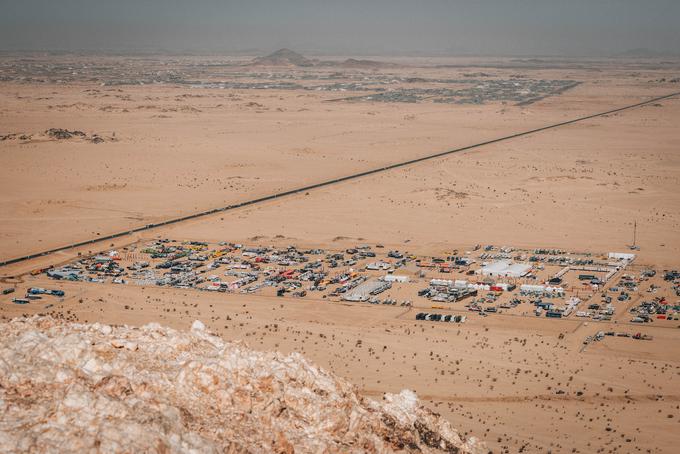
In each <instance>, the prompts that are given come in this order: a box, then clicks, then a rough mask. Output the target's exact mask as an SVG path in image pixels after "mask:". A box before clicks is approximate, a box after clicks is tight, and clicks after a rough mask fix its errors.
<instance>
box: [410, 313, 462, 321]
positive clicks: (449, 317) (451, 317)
mask: <svg viewBox="0 0 680 454" xmlns="http://www.w3.org/2000/svg"><path fill="white" fill-rule="evenodd" d="M466 319H467V317H466V316H465V315H450V314H446V315H444V314H428V313H427V312H419V313H418V314H416V320H428V321H431V322H445V323H464V322H465V320H466Z"/></svg>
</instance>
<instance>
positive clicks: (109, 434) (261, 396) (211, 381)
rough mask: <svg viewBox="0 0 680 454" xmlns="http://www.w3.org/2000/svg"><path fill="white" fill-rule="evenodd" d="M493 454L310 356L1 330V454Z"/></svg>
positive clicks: (17, 323) (87, 330) (131, 334)
mask: <svg viewBox="0 0 680 454" xmlns="http://www.w3.org/2000/svg"><path fill="white" fill-rule="evenodd" d="M27 451H30V452H60V453H61V452H76V451H77V452H94V451H97V452H162V453H168V452H201V453H204V452H262V453H264V452H267V453H268V452H286V453H292V452H318V453H321V452H338V453H340V452H342V453H347V452H395V451H397V452H399V451H401V452H426V453H427V452H460V453H478V452H485V451H486V450H485V449H484V447H483V445H481V444H480V443H477V442H476V441H475V440H474V439H469V440H462V439H461V437H460V436H459V434H458V433H457V432H456V431H455V430H454V429H453V428H452V427H451V426H450V425H449V423H448V422H446V421H445V420H443V419H441V418H439V416H438V415H436V414H434V413H432V412H430V411H429V410H426V409H424V408H423V407H422V406H420V404H419V403H418V399H417V398H416V396H415V394H413V393H412V392H410V391H402V392H401V393H400V394H396V395H392V394H386V395H385V396H384V398H383V399H382V400H381V401H373V400H370V399H365V398H362V397H361V396H359V395H358V394H357V392H356V389H355V388H354V387H353V386H352V385H351V384H349V383H348V382H346V381H344V380H342V379H339V378H337V377H335V376H333V375H331V374H329V373H327V372H325V371H323V370H321V369H319V368H317V367H315V366H313V365H311V364H310V363H308V362H307V361H306V360H305V359H304V358H303V357H302V356H300V355H298V354H292V355H289V356H285V355H282V354H278V353H262V352H255V351H252V350H249V349H248V348H246V347H245V346H243V345H241V344H238V343H228V342H224V341H223V340H222V339H220V338H219V337H216V336H214V335H211V334H210V333H208V332H207V331H206V328H205V327H204V326H203V324H202V323H201V322H194V325H193V326H192V329H191V330H190V331H189V332H178V331H175V330H172V329H169V328H164V327H161V326H160V325H157V324H150V325H146V326H144V327H142V328H130V327H127V326H123V327H112V326H108V325H101V324H97V323H95V324H74V323H67V322H63V321H58V320H55V319H52V318H49V317H32V318H25V319H16V320H13V321H11V322H7V323H2V324H0V452H27Z"/></svg>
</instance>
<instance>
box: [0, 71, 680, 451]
mask: <svg viewBox="0 0 680 454" xmlns="http://www.w3.org/2000/svg"><path fill="white" fill-rule="evenodd" d="M419 63H420V64H426V63H427V65H428V66H427V67H419V68H414V67H397V68H394V67H390V68H389V69H381V70H377V71H378V72H380V71H385V72H388V73H390V74H401V75H407V76H415V75H417V76H421V77H431V78H435V77H451V78H459V77H463V74H464V73H476V72H481V71H484V72H486V73H492V74H493V77H494V78H500V79H507V78H509V77H510V76H512V75H516V74H518V73H520V74H521V75H523V76H524V77H528V78H534V79H569V80H575V81H578V82H581V84H580V85H578V86H576V87H575V88H572V89H570V90H568V91H566V92H564V93H562V94H560V95H558V96H550V97H547V98H545V99H543V100H541V101H539V102H536V103H533V104H530V105H528V106H516V105H514V104H513V103H509V102H506V103H502V102H488V103H486V104H482V105H469V104H463V105H457V104H435V103H429V102H419V103H377V102H356V103H354V102H328V100H329V99H334V98H337V97H338V94H337V93H328V92H323V91H320V92H317V91H300V90H253V89H251V90H247V89H216V88H201V89H189V88H187V87H186V86H183V85H173V84H159V85H151V86H149V85H145V86H133V85H120V86H115V87H112V86H101V85H100V84H98V83H94V82H91V81H86V80H79V79H77V80H74V81H69V82H67V83H54V82H49V83H47V82H45V83H40V82H35V81H32V82H25V81H19V80H14V79H13V80H10V81H4V82H0V124H1V125H2V130H1V131H0V134H10V133H16V134H26V135H27V136H29V135H30V136H31V137H30V138H28V139H25V140H21V139H15V138H13V139H8V140H4V141H2V142H0V169H1V170H0V213H2V214H1V215H0V260H1V259H8V258H12V257H15V256H19V255H23V254H28V253H33V252H36V251H41V250H45V249H49V248H52V247H58V246H61V245H64V244H68V243H70V242H73V241H80V240H84V239H88V238H92V237H96V236H97V235H105V234H109V233H113V232H117V231H121V230H125V229H128V228H130V227H135V226H139V225H144V224H147V223H151V222H157V221H159V220H164V219H167V218H170V217H176V216H179V215H184V214H188V213H192V212H195V211H198V210H202V209H209V208H213V207H217V206H223V205H226V204H230V203H233V202H236V201H242V200H246V199H252V198H256V197H258V196H261V195H266V194H269V193H271V192H274V191H279V190H282V189H283V190H285V189H290V188H294V187H299V186H303V185H306V184H310V183H313V182H317V181H322V180H325V179H328V178H333V177H338V176H342V175H346V174H349V173H353V172H358V171H363V170H366V169H370V168H374V167H378V166H380V165H384V164H387V163H392V162H396V161H401V160H405V159H411V158H414V157H418V156H422V155H426V154H430V153H433V152H437V151H442V150H446V149H451V148H456V147H460V146H465V145H468V144H472V143H477V142H482V141H485V140H489V139H493V138H496V137H500V136H503V135H507V134H512V133H515V132H519V131H523V130H528V129H532V128H536V127H540V126H543V125H546V124H550V123H556V122H559V121H565V120H568V119H571V118H574V117H578V116H581V115H587V114H591V113H595V112H600V111H606V110H609V109H612V108H616V107H620V106H623V105H627V104H633V103H635V102H639V101H643V100H645V99H648V98H651V97H655V96H661V95H665V94H668V93H672V92H674V91H680V84H678V83H676V82H670V80H672V79H673V78H674V77H676V78H677V77H678V72H680V71H679V68H680V65H678V64H673V65H669V64H659V63H658V62H654V63H650V62H638V61H613V62H612V61H607V62H578V63H575V62H567V63H560V64H555V65H543V66H536V65H535V64H526V65H525V64H519V67H517V65H510V64H509V62H507V61H481V62H480V61H474V62H469V61H465V62H453V63H456V65H452V66H451V67H446V68H442V67H434V66H432V63H433V62H432V61H427V62H422V61H420V62H419ZM435 63H442V62H435ZM448 63H451V62H448ZM458 64H460V66H458ZM473 65H474V66H473ZM238 70H239V71H241V70H242V69H241V68H239V69H238ZM272 71H274V72H276V71H285V72H286V73H293V74H298V75H300V74H303V73H304V72H305V71H307V70H302V69H291V68H285V69H283V70H282V69H281V68H274V69H272ZM375 72H376V70H371V71H370V72H369V73H370V74H375ZM679 119H680V99H678V98H677V97H675V98H670V99H667V100H664V101H660V102H658V103H656V104H653V105H649V106H645V107H642V108H639V109H635V110H630V111H626V112H622V113H619V114H615V115H611V116H607V117H598V118H595V119H592V120H588V121H585V122H581V123H578V124H574V125H569V126H566V127H563V128H559V129H555V130H551V131H546V132H542V133H537V134H534V135H531V136H525V137H522V138H518V139H513V140H512V141H508V142H502V143H498V144H494V145H488V146H485V147H483V148H479V149H475V150H471V151H468V152H465V153H462V154H456V155H453V156H450V157H447V158H441V159H436V160H432V161H428V162H424V163H421V164H418V165H415V166H412V167H408V168H403V169H399V170H394V171H391V172H389V173H384V174H380V175H377V176H372V177H367V178H364V179H361V180H356V181H352V182H348V183H343V184H339V185H336V186H332V187H326V188H323V189H320V190H317V191H311V192H310V193H309V194H301V195H297V196H292V197H287V198H284V199H281V200H277V201H275V202H268V203H265V204H262V205H258V206H254V207H250V208H244V209H240V210H236V211H233V212H229V213H222V214H219V215H214V216H209V217H205V218H201V219H197V220H194V221H190V222H186V223H182V224H178V225H176V226H173V227H168V228H163V229H157V230H152V231H149V232H146V233H143V234H140V235H137V236H135V237H130V238H127V237H126V238H121V239H120V240H117V241H116V242H114V243H115V244H116V246H119V245H121V244H124V243H126V242H132V241H134V240H137V239H139V238H140V237H141V238H152V237H157V236H160V237H172V238H180V239H192V240H201V241H203V240H207V241H223V240H224V241H241V242H250V243H253V242H256V243H262V244H279V245H286V244H290V243H294V244H298V245H301V246H307V247H311V246H321V247H326V248H343V247H347V246H350V245H355V244H357V243H358V242H368V243H373V244H375V243H382V244H384V245H385V246H387V247H394V248H399V249H404V248H408V249H409V250H411V251H414V252H419V253H432V254H434V253H437V254H440V253H443V252H444V251H449V250H451V249H453V248H469V247H471V245H474V244H477V243H485V244H508V245H514V246H524V247H557V248H564V249H569V250H588V251H598V252H602V251H609V250H625V248H626V245H628V244H629V243H630V242H631V239H632V238H631V237H632V223H633V222H634V221H636V222H637V225H638V238H637V242H638V244H639V245H640V247H641V250H640V251H639V255H640V257H639V259H640V262H641V263H645V264H648V265H651V266H654V267H656V268H657V269H659V270H661V269H664V268H671V267H678V266H680V259H678V257H680V235H678V231H680V192H678V188H679V187H680V154H678V150H679V149H680V134H679V133H678V130H677V125H678V121H679ZM49 128H66V129H70V130H73V129H77V130H82V131H84V132H86V133H87V134H90V135H91V134H95V133H96V134H99V135H101V136H102V137H104V138H105V139H106V140H105V141H104V142H103V143H99V144H93V143H91V142H89V141H87V140H82V139H70V140H53V139H51V138H49V137H47V136H46V135H45V134H44V131H45V130H47V129H49ZM114 133H115V136H114ZM108 246H109V244H108V242H107V244H105V245H97V246H92V247H90V248H83V250H84V251H85V252H87V250H103V249H105V248H106V247H108ZM75 252H77V251H67V252H65V253H60V254H55V255H53V256H48V257H44V258H42V259H40V261H38V262H29V263H23V264H19V265H15V266H10V267H5V268H4V269H0V274H2V275H3V276H16V275H19V274H21V273H22V272H26V271H30V270H31V269H33V268H35V267H43V266H45V265H47V264H50V263H58V262H60V261H64V260H66V259H67V258H69V257H70V256H72V255H73V254H74V253H75ZM41 279H44V278H33V277H29V276H23V277H19V278H13V279H5V282H6V284H3V285H8V284H9V283H13V282H16V283H17V284H16V285H17V286H18V287H19V289H23V288H24V287H27V286H29V285H43V286H50V287H54V286H55V284H54V282H52V281H50V282H46V281H42V280H41ZM59 286H60V287H61V288H64V289H66V290H67V298H65V299H64V300H63V301H61V302H59V303H57V304H55V305H54V306H53V307H51V308H49V310H45V308H44V307H43V306H42V305H31V306H30V307H19V306H17V305H13V304H11V302H10V299H9V298H8V297H3V299H2V300H0V314H2V316H3V317H12V316H17V315H21V314H23V313H38V312H51V313H53V314H55V315H57V316H63V317H67V318H71V319H74V320H88V321H103V322H108V323H128V324H135V325H137V324H143V323H147V322H150V321H160V322H161V323H164V324H167V325H170V326H173V327H178V328H186V327H187V326H189V325H190V323H191V321H193V320H194V319H197V318H198V319H201V320H203V321H205V322H206V324H207V325H208V326H209V327H210V328H211V329H213V330H214V331H215V332H217V333H219V334H220V335H222V336H224V337H226V338H229V339H241V340H243V341H245V342H246V343H248V344H249V345H251V346H252V347H255V348H262V349H277V350H281V351H284V352H288V351H300V352H301V353H303V354H305V355H306V356H307V357H309V358H310V359H312V360H313V361H315V362H316V363H318V364H320V365H321V366H323V367H326V368H328V369H330V370H332V371H334V372H336V373H338V374H339V375H341V376H344V377H347V378H349V379H350V380H351V381H352V382H354V383H356V384H357V386H359V388H360V389H362V391H363V392H364V393H365V394H367V395H371V396H374V397H378V398H379V396H380V393H381V392H383V391H395V390H399V389H402V388H411V389H415V390H416V391H417V392H418V394H419V395H420V396H421V398H424V399H426V400H428V401H429V402H430V403H431V406H432V408H434V409H435V410H436V411H438V412H440V413H442V414H444V415H446V416H447V417H448V418H450V420H451V421H452V423H453V424H454V425H456V426H457V427H459V428H460V429H461V430H462V431H463V432H468V433H472V434H474V435H476V436H479V437H480V438H483V439H485V440H487V441H488V442H489V444H490V446H491V447H492V448H493V450H494V452H504V451H505V452H547V451H551V452H673V448H674V446H676V445H677V443H678V441H680V438H679V437H678V435H677V433H678V432H677V424H678V422H679V420H680V411H679V405H680V395H678V394H677V392H676V389H675V388H676V386H675V385H674V382H676V381H677V376H678V373H679V371H680V369H679V367H680V350H679V349H678V347H677V345H678V344H677V343H678V340H679V336H680V334H679V333H680V332H679V331H678V330H677V329H672V328H663V329H662V328H656V327H648V326H645V327H644V328H640V329H638V331H639V330H645V331H649V332H650V334H653V336H654V341H653V342H649V343H645V342H637V343H636V342H633V341H631V340H630V339H627V338H621V339H620V338H612V339H606V342H602V343H599V344H595V345H591V346H588V348H587V349H585V350H583V349H582V340H583V338H584V337H585V336H587V335H591V334H594V333H595V332H596V331H598V330H600V329H605V328H606V327H604V325H602V324H599V325H598V326H594V325H588V324H587V323H581V322H577V321H573V320H564V321H554V320H546V319H535V318H523V319H521V323H518V322H517V319H516V318H512V317H507V316H494V317H487V318H483V319H482V318H477V319H474V318H471V320H470V322H469V323H467V324H465V325H460V326H440V325H436V324H432V323H414V320H413V313H412V312H406V309H404V308H392V307H367V306H365V305H356V304H337V303H328V302H322V301H312V300H309V301H307V300H295V301H291V300H290V299H285V300H283V301H282V300H281V299H275V298H267V297H262V296H258V297H256V298H252V297H249V296H242V295H206V294H205V293H200V294H198V293H196V292H191V291H186V290H179V289H160V288H153V287H151V288H143V289H142V288H138V287H135V286H111V285H105V284H102V285H87V284H83V283H59ZM614 326H615V324H614V323H612V327H614ZM557 388H560V389H566V390H568V392H567V393H566V394H555V389H557ZM579 392H580V393H581V394H578V393H579Z"/></svg>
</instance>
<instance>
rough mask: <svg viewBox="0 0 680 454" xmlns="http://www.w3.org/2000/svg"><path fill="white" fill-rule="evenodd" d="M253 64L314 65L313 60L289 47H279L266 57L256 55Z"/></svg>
mask: <svg viewBox="0 0 680 454" xmlns="http://www.w3.org/2000/svg"><path fill="white" fill-rule="evenodd" d="M252 64H253V65H262V66H314V62H313V61H312V60H310V59H308V58H306V57H305V56H303V55H300V54H298V53H297V52H295V51H292V50H290V49H279V50H277V51H276V52H274V53H273V54H269V55H267V56H266V57H257V58H255V59H254V60H253V61H252Z"/></svg>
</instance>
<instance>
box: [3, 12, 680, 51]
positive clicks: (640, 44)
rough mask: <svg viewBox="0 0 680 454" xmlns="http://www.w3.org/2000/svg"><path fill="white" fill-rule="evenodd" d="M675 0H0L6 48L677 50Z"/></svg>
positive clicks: (679, 14) (679, 28)
mask: <svg viewBox="0 0 680 454" xmlns="http://www.w3.org/2000/svg"><path fill="white" fill-rule="evenodd" d="M679 19H680V0H467V1H463V0H459V1H457V0H448V1H447V0H363V1H360V0H290V1H287V0H241V1H229V0H224V1H218V0H0V49H3V50H118V51H119V50H147V51H151V50H169V51H179V52H181V51H194V52H206V53H211V52H229V51H239V50H248V49H252V50H257V51H271V50H275V49H277V48H280V47H290V48H293V49H296V50H300V51H303V52H308V53H345V54H356V55H361V54H381V53H392V54H411V53H414V52H423V53H443V52H444V53H453V54H456V53H468V54H469V53H472V54H487V55H488V54H493V55H502V54H514V55H546V54H551V55H558V54H567V55H592V54H606V53H618V52H622V51H625V50H628V49H634V48H649V49H653V50H657V51H662V52H670V53H674V54H680V20H679Z"/></svg>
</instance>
